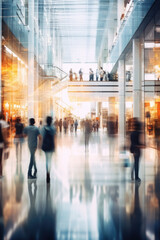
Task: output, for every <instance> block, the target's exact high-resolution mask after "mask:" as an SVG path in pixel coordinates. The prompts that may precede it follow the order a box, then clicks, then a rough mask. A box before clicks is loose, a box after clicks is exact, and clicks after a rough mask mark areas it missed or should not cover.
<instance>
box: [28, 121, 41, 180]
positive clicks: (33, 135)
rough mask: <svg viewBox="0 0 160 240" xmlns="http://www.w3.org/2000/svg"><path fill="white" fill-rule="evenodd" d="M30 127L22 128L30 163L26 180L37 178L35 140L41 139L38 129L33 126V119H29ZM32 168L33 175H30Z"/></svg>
mask: <svg viewBox="0 0 160 240" xmlns="http://www.w3.org/2000/svg"><path fill="white" fill-rule="evenodd" d="M29 123H30V125H29V126H28V127H25V128H24V134H25V136H28V147H29V151H30V154H31V157H30V163H29V168H28V179H35V178H36V177H37V167H36V161H35V152H36V149H37V138H38V137H39V139H41V135H40V131H39V129H38V128H37V127H36V126H34V124H35V120H34V118H30V119H29ZM32 168H34V174H33V175H32Z"/></svg>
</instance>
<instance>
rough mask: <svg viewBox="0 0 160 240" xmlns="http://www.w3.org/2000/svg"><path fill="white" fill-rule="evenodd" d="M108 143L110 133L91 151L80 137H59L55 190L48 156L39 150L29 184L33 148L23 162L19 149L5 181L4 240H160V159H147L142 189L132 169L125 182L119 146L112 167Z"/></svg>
mask: <svg viewBox="0 0 160 240" xmlns="http://www.w3.org/2000/svg"><path fill="white" fill-rule="evenodd" d="M96 139H97V141H96ZM108 142H109V140H108V138H107V136H106V133H101V132H99V133H96V134H94V135H93V136H91V139H90V142H89V143H88V150H87V151H85V147H84V145H83V144H82V143H81V135H80V133H77V135H76V136H74V135H65V136H63V134H61V135H60V136H58V143H60V144H58V148H57V152H56V154H55V155H54V156H53V164H52V171H51V183H50V185H48V184H46V181H45V157H44V154H43V153H41V154H39V152H38V151H37V156H36V159H37V167H38V178H37V180H28V179H27V168H28V164H29V153H28V152H27V151H28V150H27V145H25V144H24V146H23V153H24V154H23V153H22V159H20V160H19V159H16V151H15V149H14V147H13V149H11V151H12V154H11V156H12V157H10V159H8V160H7V162H6V164H5V178H4V179H2V180H1V181H0V239H11V240H23V239H24V240H30V239H40V240H42V239H47V240H48V239H58V240H61V239H71V240H72V239H78V240H81V239H89V240H90V239H91V240H92V239H93V240H94V239H97V240H98V239H99V240H103V239H109V240H123V239H126V240H128V239H134V240H143V239H145V240H146V239H147V240H149V239H159V236H160V230H159V229H160V224H159V223H160V190H159V183H160V164H159V160H157V158H156V157H157V154H154V156H155V161H153V160H152V161H150V158H149V156H150V155H149V154H148V152H150V154H151V155H153V153H151V151H153V150H151V149H147V154H146V155H144V156H145V162H144V160H143V158H142V159H141V170H142V172H141V175H142V173H143V172H144V173H145V175H144V177H143V178H142V182H141V184H138V183H135V182H131V181H130V180H129V178H128V177H130V169H128V176H126V179H125V181H121V179H120V177H119V174H120V169H121V164H119V165H118V157H117V156H118V154H119V153H118V150H117V145H116V144H115V146H114V159H112V164H111V158H110V153H111V152H112V150H113V149H111V151H110V149H109V146H108V145H107V144H106V143H108ZM99 145H100V146H99ZM111 155H112V156H113V154H111ZM144 169H145V171H144ZM126 172H127V171H126ZM126 174H127V173H126Z"/></svg>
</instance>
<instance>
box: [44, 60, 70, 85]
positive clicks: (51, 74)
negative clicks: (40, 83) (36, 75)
mask: <svg viewBox="0 0 160 240" xmlns="http://www.w3.org/2000/svg"><path fill="white" fill-rule="evenodd" d="M40 75H41V76H42V77H43V78H53V79H58V80H60V81H62V80H64V79H66V78H67V76H68V74H67V73H66V72H64V71H63V70H62V69H61V68H59V67H57V66H53V65H48V64H45V65H41V70H40Z"/></svg>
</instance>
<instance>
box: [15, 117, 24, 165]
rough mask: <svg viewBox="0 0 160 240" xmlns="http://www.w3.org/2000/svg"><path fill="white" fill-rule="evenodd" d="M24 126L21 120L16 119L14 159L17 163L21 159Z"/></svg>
mask: <svg viewBox="0 0 160 240" xmlns="http://www.w3.org/2000/svg"><path fill="white" fill-rule="evenodd" d="M23 130H24V125H23V123H21V118H20V117H17V118H16V124H15V137H14V143H15V145H16V158H17V161H18V160H20V161H21V159H22V144H23V143H24V136H23Z"/></svg>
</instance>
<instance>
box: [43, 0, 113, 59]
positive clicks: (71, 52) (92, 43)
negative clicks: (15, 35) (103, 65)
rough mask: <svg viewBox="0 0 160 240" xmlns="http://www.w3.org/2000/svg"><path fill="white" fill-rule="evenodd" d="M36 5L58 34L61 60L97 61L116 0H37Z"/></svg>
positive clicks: (111, 21) (111, 20)
mask: <svg viewBox="0 0 160 240" xmlns="http://www.w3.org/2000/svg"><path fill="white" fill-rule="evenodd" d="M39 5H40V6H41V9H42V8H43V13H44V12H45V15H46V17H48V19H49V26H50V31H55V34H56V35H58V36H59V41H60V44H61V48H62V61H63V63H73V62H74V63H87V62H88V63H90V62H98V58H99V55H100V51H101V50H102V44H103V45H104V43H105V44H106V42H107V37H106V36H107V34H106V30H107V28H108V27H111V26H113V24H115V22H116V21H117V0H39ZM43 27H45V26H43ZM104 39H105V41H104ZM53 44H54V43H53ZM105 49H106V47H105Z"/></svg>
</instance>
